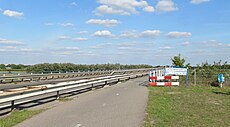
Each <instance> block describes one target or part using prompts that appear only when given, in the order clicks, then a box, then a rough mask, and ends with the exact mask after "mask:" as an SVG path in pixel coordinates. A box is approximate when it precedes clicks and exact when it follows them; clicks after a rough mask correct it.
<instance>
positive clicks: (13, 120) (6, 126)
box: [0, 109, 44, 127]
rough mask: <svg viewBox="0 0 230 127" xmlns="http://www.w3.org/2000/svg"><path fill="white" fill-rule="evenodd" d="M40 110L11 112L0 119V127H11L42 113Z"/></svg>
mask: <svg viewBox="0 0 230 127" xmlns="http://www.w3.org/2000/svg"><path fill="white" fill-rule="evenodd" d="M43 110H44V109H41V110H19V111H13V112H12V113H11V114H10V115H8V116H6V117H3V118H1V119H0V127H13V126H14V125H16V124H18V123H21V122H22V121H24V120H26V119H28V118H31V117H32V116H34V115H36V114H38V113H40V112H42V111H43Z"/></svg>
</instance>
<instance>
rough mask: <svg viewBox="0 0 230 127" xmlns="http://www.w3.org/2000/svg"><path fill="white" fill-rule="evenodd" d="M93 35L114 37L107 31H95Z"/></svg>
mask: <svg viewBox="0 0 230 127" xmlns="http://www.w3.org/2000/svg"><path fill="white" fill-rule="evenodd" d="M93 35H94V36H97V37H114V36H115V35H113V34H112V33H111V32H110V31H108V30H102V31H96V32H95V33H94V34H93Z"/></svg>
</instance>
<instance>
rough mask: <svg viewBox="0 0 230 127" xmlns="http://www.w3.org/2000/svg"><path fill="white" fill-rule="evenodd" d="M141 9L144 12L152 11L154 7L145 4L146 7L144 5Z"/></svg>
mask: <svg viewBox="0 0 230 127" xmlns="http://www.w3.org/2000/svg"><path fill="white" fill-rule="evenodd" d="M143 10H144V11H146V12H154V10H155V9H154V7H152V6H147V7H144V8H143Z"/></svg>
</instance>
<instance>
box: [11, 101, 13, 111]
mask: <svg viewBox="0 0 230 127" xmlns="http://www.w3.org/2000/svg"><path fill="white" fill-rule="evenodd" d="M13 110H14V100H13V101H11V111H13Z"/></svg>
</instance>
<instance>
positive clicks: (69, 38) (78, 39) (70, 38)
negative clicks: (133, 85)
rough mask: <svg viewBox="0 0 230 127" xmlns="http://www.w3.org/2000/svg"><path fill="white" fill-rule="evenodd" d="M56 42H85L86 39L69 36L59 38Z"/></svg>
mask: <svg viewBox="0 0 230 127" xmlns="http://www.w3.org/2000/svg"><path fill="white" fill-rule="evenodd" d="M58 40H67V41H87V40H88V38H83V37H77V38H72V37H69V36H59V37H58Z"/></svg>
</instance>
